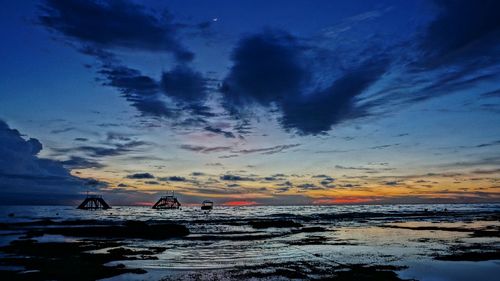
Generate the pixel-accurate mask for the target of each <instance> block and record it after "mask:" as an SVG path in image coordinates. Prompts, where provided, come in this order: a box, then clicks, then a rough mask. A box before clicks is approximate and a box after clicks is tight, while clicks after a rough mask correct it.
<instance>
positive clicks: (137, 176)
mask: <svg viewBox="0 0 500 281" xmlns="http://www.w3.org/2000/svg"><path fill="white" fill-rule="evenodd" d="M127 178H128V179H154V178H155V176H154V175H152V174H150V173H135V174H131V175H128V176H127Z"/></svg>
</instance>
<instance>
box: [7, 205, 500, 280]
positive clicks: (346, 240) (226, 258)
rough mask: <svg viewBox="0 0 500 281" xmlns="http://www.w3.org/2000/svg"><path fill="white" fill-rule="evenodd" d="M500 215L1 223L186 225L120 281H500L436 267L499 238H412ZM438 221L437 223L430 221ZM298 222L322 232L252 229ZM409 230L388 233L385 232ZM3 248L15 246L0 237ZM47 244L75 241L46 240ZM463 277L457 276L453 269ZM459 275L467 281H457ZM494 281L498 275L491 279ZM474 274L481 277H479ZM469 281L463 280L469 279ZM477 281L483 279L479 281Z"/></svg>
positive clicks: (286, 212)
mask: <svg viewBox="0 0 500 281" xmlns="http://www.w3.org/2000/svg"><path fill="white" fill-rule="evenodd" d="M498 212H500V204H442V205H441V204H437V205H436V204H434V205H342V206H251V207H222V206H215V208H214V210H213V211H211V212H209V213H206V212H203V211H201V210H200V209H199V207H182V208H181V209H179V210H162V211H159V210H153V209H151V208H148V207H128V206H115V207H113V208H112V209H109V210H97V211H84V210H77V209H76V208H75V207H73V206H69V207H68V206H1V207H0V222H6V223H10V222H26V221H34V220H40V219H50V220H53V221H63V220H98V221H105V222H109V223H114V222H122V221H124V220H141V221H153V222H160V221H161V222H167V221H168V222H175V223H180V224H184V225H186V226H187V227H188V228H189V230H190V233H191V234H190V235H188V236H187V237H184V238H178V239H169V240H161V241H152V240H141V239H134V240H130V241H129V242H131V243H130V247H131V248H132V249H141V248H147V247H165V248H166V250H165V251H164V252H163V253H161V254H159V255H158V256H157V257H158V259H156V260H153V259H151V260H133V261H120V263H124V264H125V265H127V266H130V267H138V268H143V269H146V270H147V271H148V274H147V275H146V276H144V275H134V274H125V275H121V276H118V277H115V278H113V279H115V280H148V279H149V280H155V279H156V278H157V277H158V279H159V277H161V276H164V275H166V274H180V273H179V272H181V273H182V272H186V271H198V270H222V271H223V270H227V269H231V268H234V267H235V266H253V265H255V266H259V265H262V266H264V265H268V264H273V263H280V262H283V263H294V262H298V261H317V262H322V263H324V264H325V265H326V266H328V265H335V264H337V263H341V264H360V263H362V264H377V265H396V266H406V267H407V268H406V269H403V270H401V271H399V272H398V274H399V275H400V276H401V277H404V278H415V279H417V280H424V281H425V280H426V281H430V280H470V279H467V278H469V277H470V276H480V277H481V278H480V279H481V280H482V281H488V280H498V279H497V277H498V276H500V261H498V260H493V261H482V262H467V261H461V262H450V261H435V260H434V259H433V257H434V256H436V255H439V254H447V253H449V252H450V248H451V247H453V246H456V245H458V244H460V245H463V244H464V243H468V244H471V245H472V244H478V243H485V244H488V245H496V246H499V245H500V238H499V237H483V238H479V237H470V235H469V234H470V233H467V232H456V231H443V230H437V231H436V230H434V231H432V230H414V229H411V228H412V227H413V228H414V227H422V226H424V227H425V226H439V227H461V228H467V229H471V230H474V229H483V228H485V227H490V228H491V227H497V228H498V227H500V222H499V221H498V220H485V219H484V217H485V214H490V213H493V214H495V213H498ZM428 214H432V215H428ZM283 220H286V221H294V222H297V223H300V224H301V225H303V227H321V228H323V231H319V232H301V231H296V232H294V231H291V230H290V228H287V227H283V228H280V227H268V228H254V227H252V225H251V224H250V222H254V221H265V222H271V223H272V222H275V221H283ZM388 225H389V226H403V227H409V228H408V229H407V228H390V227H386V226H388ZM0 237H1V238H0V244H6V243H8V242H9V241H11V240H12V239H13V238H12V237H11V236H9V235H2V236H0ZM38 239H39V240H40V239H42V241H65V240H70V239H74V238H71V237H62V236H55V235H51V236H47V235H46V236H44V237H40V238H38ZM455 267H456V269H457V270H454V269H453V268H455ZM460 270H462V271H464V272H467V274H465V273H464V274H459V273H458V272H460ZM493 273H495V274H493ZM474 274H475V275H474ZM464 278H465V279H464ZM477 280H479V279H477Z"/></svg>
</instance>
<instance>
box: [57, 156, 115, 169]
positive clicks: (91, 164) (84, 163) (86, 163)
mask: <svg viewBox="0 0 500 281" xmlns="http://www.w3.org/2000/svg"><path fill="white" fill-rule="evenodd" d="M61 163H62V164H63V165H64V166H65V167H67V168H69V169H87V168H103V167H105V165H103V164H101V163H99V162H97V161H93V160H91V159H87V158H83V157H78V156H71V157H70V158H69V159H68V160H65V161H61Z"/></svg>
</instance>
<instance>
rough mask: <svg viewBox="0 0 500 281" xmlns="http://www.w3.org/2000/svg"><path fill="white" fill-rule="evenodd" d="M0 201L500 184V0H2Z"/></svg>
mask: <svg viewBox="0 0 500 281" xmlns="http://www.w3.org/2000/svg"><path fill="white" fill-rule="evenodd" d="M0 36H1V37H2V38H4V40H2V44H0V54H1V57H2V60H1V63H0V74H1V75H0V204H75V202H78V201H79V200H81V199H82V197H84V196H85V194H86V193H87V192H91V193H98V194H102V195H103V196H104V197H105V198H106V199H107V201H108V202H109V203H110V204H112V205H151V204H153V203H154V201H155V200H156V199H157V198H158V197H159V196H161V195H163V194H167V193H169V192H171V191H175V194H176V195H177V196H178V197H179V200H180V201H181V202H182V203H184V204H187V205H190V204H199V203H200V202H201V201H203V200H206V199H209V200H213V201H214V202H215V203H216V204H221V205H228V206H240V205H308V204H390V203H477V202H499V201H500V190H499V188H500V126H499V125H500V61H499V58H500V2H499V1H494V0H490V1H488V0H481V1H467V0H456V1H451V0H449V1H448V0H423V1H374V0H371V1H321V0H317V1H306V0H304V1H302V0H286V1H282V0H273V1H264V0H252V1H250V0H248V1H243V0H242V1H229V0H225V1H223V0H217V1H215V0H214V1H207V0H189V1H186V0H168V1H153V0H147V1H132V0H116V1H93V0H85V1H84V0H71V1H70V0H64V1H63V0H47V1H29V0H26V1H3V3H2V9H0Z"/></svg>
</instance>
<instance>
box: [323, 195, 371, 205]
mask: <svg viewBox="0 0 500 281" xmlns="http://www.w3.org/2000/svg"><path fill="white" fill-rule="evenodd" d="M373 201H375V200H373V199H371V198H359V197H345V198H331V199H317V200H314V201H313V203H314V204H318V205H335V204H339V205H341V204H361V203H370V202H373Z"/></svg>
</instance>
